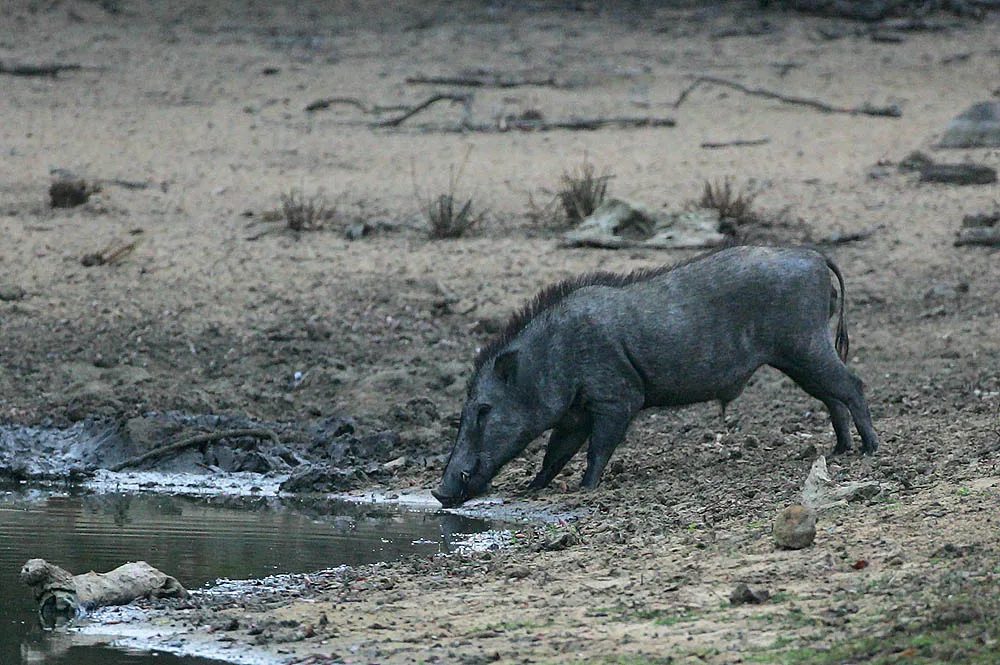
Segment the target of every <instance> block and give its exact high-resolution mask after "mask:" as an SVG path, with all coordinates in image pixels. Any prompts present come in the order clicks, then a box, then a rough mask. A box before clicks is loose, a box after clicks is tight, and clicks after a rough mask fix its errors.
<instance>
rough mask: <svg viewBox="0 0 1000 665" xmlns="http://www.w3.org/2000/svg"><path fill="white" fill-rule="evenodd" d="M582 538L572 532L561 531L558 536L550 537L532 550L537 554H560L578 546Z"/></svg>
mask: <svg viewBox="0 0 1000 665" xmlns="http://www.w3.org/2000/svg"><path fill="white" fill-rule="evenodd" d="M579 543H580V537H579V536H577V535H576V534H575V533H573V532H572V531H560V532H559V533H557V534H553V535H549V536H547V537H546V538H545V540H543V541H542V542H540V543H537V544H535V546H534V547H533V548H532V549H533V550H534V551H535V552H558V551H560V550H564V549H566V548H567V547H572V546H573V545H578V544H579Z"/></svg>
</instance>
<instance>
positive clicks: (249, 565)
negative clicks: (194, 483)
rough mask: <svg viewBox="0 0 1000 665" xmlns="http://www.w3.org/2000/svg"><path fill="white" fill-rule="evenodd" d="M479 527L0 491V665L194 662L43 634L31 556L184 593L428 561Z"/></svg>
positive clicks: (425, 516)
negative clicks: (228, 582)
mask: <svg viewBox="0 0 1000 665" xmlns="http://www.w3.org/2000/svg"><path fill="white" fill-rule="evenodd" d="M488 527H489V525H488V524H486V523H485V522H483V521H481V520H473V519H468V518H464V517H459V516H455V515H443V514H431V513H419V512H404V511H396V510H392V509H390V508H386V507H385V506H384V505H379V506H374V505H372V504H364V505H354V504H332V505H331V504H330V503H329V502H306V501H299V500H288V499H283V500H280V501H279V500H277V499H272V498H269V499H258V500H247V499H238V500H236V499H228V498H213V499H188V498H181V497H165V496H135V495H100V496H96V495H82V496H74V495H58V496H45V495H43V494H34V495H30V494H23V493H9V492H8V493H4V492H0V665H28V664H29V663H31V664H35V663H39V664H44V665H151V664H152V663H156V664H157V665H202V664H206V665H207V664H208V663H213V664H216V663H217V661H209V660H204V659H199V658H178V657H175V656H171V655H168V654H147V653H128V652H125V651H121V650H115V649H107V648H102V647H81V646H69V645H68V644H67V643H66V641H65V640H62V639H60V634H59V633H58V632H57V633H55V634H53V633H50V632H46V631H43V630H42V629H41V628H40V627H39V625H38V621H37V619H36V609H35V604H34V601H33V600H32V598H31V594H30V591H29V590H28V588H27V587H25V586H23V585H22V584H21V583H20V581H19V580H18V572H19V571H20V569H21V566H22V565H23V564H24V562H25V561H27V560H28V559H31V558H35V557H38V558H42V559H46V560H48V561H50V562H52V563H54V564H57V565H59V566H62V567H63V568H66V569H68V570H69V571H71V572H73V573H81V572H87V571H89V570H96V571H100V572H104V571H108V570H110V569H112V568H115V567H117V566H119V565H121V564H122V563H125V562H127V561H136V560H140V559H143V560H146V561H148V562H149V563H150V564H152V565H153V566H156V567H157V568H159V569H161V570H163V571H164V572H165V573H167V574H170V575H173V576H174V577H176V578H177V579H179V580H180V582H181V583H182V584H183V585H184V586H185V587H187V588H188V589H196V588H198V587H200V586H204V585H206V584H210V583H212V582H214V581H215V580H216V579H218V578H221V577H228V578H231V579H245V578H249V577H262V576H265V575H270V574H273V573H286V572H308V571H313V570H319V569H323V568H331V567H335V566H339V565H341V564H351V565H356V564H362V563H371V562H375V561H386V560H390V559H393V558H396V557H398V556H401V555H403V554H412V553H426V554H432V553H436V552H439V551H447V550H448V549H450V547H451V535H452V534H455V533H471V532H477V531H483V530H485V529H486V528H488Z"/></svg>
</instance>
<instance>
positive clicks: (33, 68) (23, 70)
mask: <svg viewBox="0 0 1000 665" xmlns="http://www.w3.org/2000/svg"><path fill="white" fill-rule="evenodd" d="M77 69H83V65H80V64H77V63H73V62H71V63H56V64H51V65H5V64H4V63H3V62H0V74H7V75H9V76H51V77H52V78H55V77H56V75H58V74H59V72H69V71H74V70H77Z"/></svg>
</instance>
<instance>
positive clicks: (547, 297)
mask: <svg viewBox="0 0 1000 665" xmlns="http://www.w3.org/2000/svg"><path fill="white" fill-rule="evenodd" d="M696 258H701V257H696ZM685 263H686V262H685ZM676 267H677V266H662V267H658V268H640V269H639V270H633V271H632V272H628V273H617V272H606V271H600V272H591V273H586V274H583V275H578V276H576V277H570V278H569V279H564V280H563V281H561V282H556V283H555V284H550V285H549V286H546V287H545V288H543V289H542V290H541V291H539V292H538V293H537V294H536V295H535V297H534V298H532V299H531V300H529V301H528V302H527V303H525V304H524V305H523V306H522V307H521V309H519V310H517V311H516V312H514V314H513V315H512V316H511V317H510V319H508V320H507V323H505V324H504V326H503V328H501V329H500V331H499V332H498V333H497V334H496V335H494V336H493V337H492V338H491V339H490V340H489V341H488V342H487V343H486V344H485V345H484V346H483V347H482V349H480V350H479V354H478V355H476V360H475V363H474V366H473V367H474V371H473V375H472V381H470V386H471V383H472V382H474V381H475V379H476V376H477V375H478V374H479V370H481V369H482V367H483V365H485V364H486V363H487V362H489V361H490V360H492V359H493V358H495V357H496V356H497V355H498V354H499V353H500V352H501V351H503V349H504V348H505V347H506V346H507V345H508V344H510V343H511V342H512V341H514V339H515V338H516V337H517V336H518V335H519V334H521V332H522V331H524V329H525V328H527V327H528V324H530V323H531V322H532V321H534V320H535V319H536V318H538V317H539V316H541V315H542V314H544V313H545V312H546V311H548V310H550V309H552V308H553V307H555V306H556V305H558V304H559V303H560V302H562V301H563V300H565V299H566V298H567V297H568V296H569V295H570V294H571V293H573V292H574V291H577V290H579V289H582V288H584V287H587V286H610V287H615V288H620V287H623V286H628V285H629V284H635V283H636V282H644V281H646V280H649V279H653V278H654V277H659V276H660V275H662V274H664V273H666V272H669V271H671V270H673V269H674V268H676Z"/></svg>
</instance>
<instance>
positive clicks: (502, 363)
mask: <svg viewBox="0 0 1000 665" xmlns="http://www.w3.org/2000/svg"><path fill="white" fill-rule="evenodd" d="M493 373H494V374H496V377H497V378H498V379H500V380H501V381H503V382H504V383H506V384H507V385H508V386H510V385H514V380H515V379H516V378H517V351H504V352H503V353H501V354H500V355H498V356H497V357H496V360H494V361H493Z"/></svg>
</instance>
